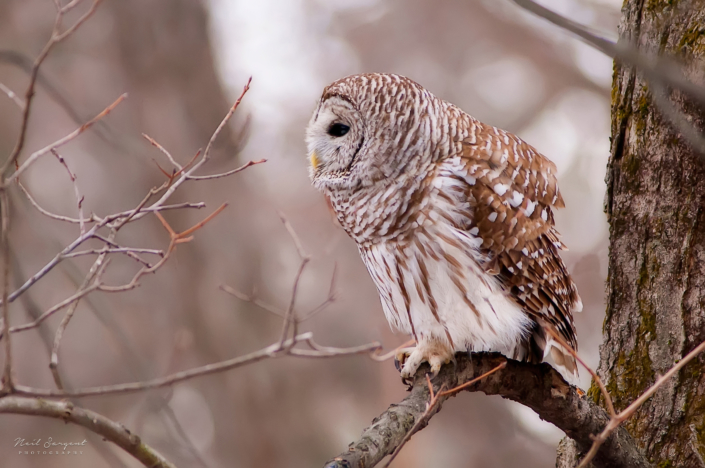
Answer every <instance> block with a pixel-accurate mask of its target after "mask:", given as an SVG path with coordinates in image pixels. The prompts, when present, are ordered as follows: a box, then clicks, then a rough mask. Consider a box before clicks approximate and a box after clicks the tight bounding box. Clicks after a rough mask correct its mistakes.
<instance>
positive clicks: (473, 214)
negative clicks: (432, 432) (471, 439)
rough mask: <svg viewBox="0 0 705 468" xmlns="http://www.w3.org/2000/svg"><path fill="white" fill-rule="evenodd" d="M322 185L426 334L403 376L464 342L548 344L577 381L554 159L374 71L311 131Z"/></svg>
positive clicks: (386, 296)
mask: <svg viewBox="0 0 705 468" xmlns="http://www.w3.org/2000/svg"><path fill="white" fill-rule="evenodd" d="M306 142H307V145H308V153H309V160H310V177H311V180H312V183H313V185H314V186H315V187H316V188H318V189H319V190H321V191H322V192H323V193H324V194H325V195H326V196H327V198H328V200H329V202H330V205H331V206H332V208H333V211H334V212H335V215H336V217H337V219H338V221H339V222H340V224H341V225H342V227H343V229H345V231H346V232H347V233H348V235H349V236H350V237H351V238H352V239H353V240H354V241H355V242H356V243H357V247H358V250H359V252H360V255H361V257H362V260H363V261H364V263H365V265H366V266H367V270H368V271H369V273H370V275H371V277H372V280H373V281H374V283H375V285H376V286H377V290H378V292H379V295H380V299H381V302H382V307H383V310H384V314H385V316H386V318H387V320H388V321H389V323H390V325H391V326H392V327H393V328H396V329H398V330H401V331H403V332H406V333H408V334H410V335H412V336H413V337H414V339H415V340H416V346H415V347H414V348H410V349H408V350H407V351H406V355H405V361H404V362H403V367H402V369H401V374H402V377H403V378H410V377H412V376H413V375H414V373H415V372H416V370H417V368H418V367H419V365H420V364H421V363H422V362H424V361H426V362H428V363H429V364H430V366H431V369H432V371H433V373H434V375H435V374H437V373H438V371H439V369H440V367H441V366H442V365H443V364H444V363H447V362H449V361H451V360H452V359H454V355H455V353H456V352H472V351H499V352H502V353H504V354H505V355H507V356H509V357H512V358H515V359H519V360H524V361H528V362H541V361H543V359H544V358H545V357H546V356H547V355H548V354H549V353H550V354H551V356H552V358H553V360H554V363H555V364H556V366H557V367H558V368H559V370H562V373H563V374H564V375H565V376H566V377H568V378H569V379H570V380H572V381H574V382H575V378H576V377H577V367H576V364H575V360H574V358H573V357H572V355H570V354H569V353H568V351H567V350H566V349H565V348H564V347H562V346H561V345H560V344H559V343H558V342H557V341H555V340H554V339H553V338H552V336H551V335H550V334H548V333H547V329H552V330H554V331H555V332H557V334H558V335H560V336H561V337H562V338H563V339H564V340H565V342H566V343H568V344H569V345H570V346H571V347H572V348H573V349H577V343H576V337H575V327H574V325H573V317H572V313H573V312H576V311H580V310H581V309H582V303H581V301H580V297H579V296H578V292H577V289H576V287H575V284H574V283H573V281H572V279H571V277H570V275H569V274H568V271H567V269H566V267H565V265H564V264H563V261H562V260H561V257H560V256H559V254H558V251H559V250H560V249H562V248H564V245H563V244H562V243H561V241H560V240H559V237H558V232H557V231H556V229H555V227H554V219H553V211H552V208H561V207H563V206H564V203H563V198H562V197H561V194H560V192H559V191H558V186H557V184H556V166H555V165H554V164H553V163H552V162H551V161H549V160H548V159H547V158H546V157H544V156H543V155H541V154H539V153H538V152H537V151H536V150H535V149H534V148H533V147H531V146H530V145H528V144H527V143H525V142H524V141H522V140H521V139H519V138H518V137H516V136H514V135H512V134H511V133H508V132H505V131H503V130H500V129H498V128H496V127H491V126H489V125H485V124H483V123H482V122H480V121H478V120H476V119H474V118H473V117H471V116H470V115H468V114H466V113H465V112H463V111H462V110H460V109H459V108H458V107H456V106H454V105H453V104H450V103H448V102H446V101H443V100H441V99H439V98H437V97H435V96H434V95H433V94H431V93H430V92H429V91H427V90H426V89H424V88H423V87H422V86H420V85H419V84H417V83H415V82H413V81H412V80H410V79H408V78H405V77H402V76H398V75H391V74H377V73H375V74H362V75H354V76H349V77H346V78H343V79H341V80H338V81H336V82H334V83H332V84H330V85H329V86H328V87H326V88H325V89H324V90H323V95H322V97H321V100H320V102H319V104H318V107H317V109H316V110H315V112H314V114H313V117H312V118H311V121H310V123H309V125H308V128H307V131H306Z"/></svg>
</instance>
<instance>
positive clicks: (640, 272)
mask: <svg viewBox="0 0 705 468" xmlns="http://www.w3.org/2000/svg"><path fill="white" fill-rule="evenodd" d="M622 13H623V17H622V23H621V25H620V35H621V40H627V41H629V42H631V43H632V44H634V45H636V46H637V47H638V49H639V50H640V51H641V52H642V53H645V54H650V55H657V54H658V55H662V56H676V57H679V58H680V59H682V60H683V61H684V63H686V65H685V68H686V72H687V74H688V76H689V78H691V79H692V80H693V81H696V82H702V80H701V76H699V75H701V72H699V71H698V69H702V63H703V62H702V59H703V55H704V54H705V8H704V5H703V3H702V2H700V1H693V0H681V1H677V0H669V1H652V0H627V1H626V2H625V4H624V7H623V12H622ZM653 89H654V87H653V83H648V82H647V81H646V80H645V78H644V76H643V75H642V74H641V73H640V72H639V71H638V70H634V69H633V68H632V67H630V66H627V65H622V64H617V65H616V66H615V75H614V83H613V90H612V145H611V155H610V161H609V165H608V171H607V196H606V203H605V210H606V212H607V216H608V220H609V225H610V253H609V276H608V281H607V314H606V318H605V322H604V342H603V345H602V347H601V361H600V367H599V373H600V375H601V376H602V378H603V379H604V380H605V382H606V385H607V388H608V390H609V392H610V394H611V396H612V398H613V400H614V403H615V407H616V409H617V410H621V409H624V408H625V407H626V406H627V405H628V404H629V403H630V402H632V401H633V400H634V399H636V398H637V397H638V396H639V395H640V394H641V393H643V392H644V391H645V390H646V389H647V388H648V387H649V386H650V385H651V384H653V383H654V380H655V378H656V377H657V375H659V374H663V373H664V372H665V371H666V370H668V369H669V368H670V367H671V366H672V365H673V363H674V362H675V361H677V360H678V359H680V358H681V357H682V356H684V355H685V354H686V353H688V351H690V350H692V349H693V348H694V347H695V346H697V345H698V344H699V343H700V342H702V341H703V340H705V311H704V310H703V305H704V304H705V212H704V211H705V210H704V208H705V162H704V161H705V160H704V159H703V157H702V156H700V155H698V154H696V153H695V152H694V151H693V150H692V149H691V148H690V147H689V146H688V144H687V143H686V141H685V140H684V139H683V137H682V135H681V131H679V130H678V129H674V128H673V126H672V125H671V124H670V123H669V122H668V121H667V120H666V119H665V118H664V117H663V116H662V114H661V113H660V112H659V110H658V109H657V108H656V106H655V105H654V103H653V100H652V94H651V90H653ZM668 94H669V95H670V99H671V101H672V102H673V104H674V105H675V106H676V107H677V108H678V109H679V110H680V111H681V112H683V113H685V114H686V115H687V116H688V120H689V121H690V124H691V125H694V126H695V127H696V129H697V130H698V131H700V132H702V129H703V113H702V110H701V109H699V108H698V107H697V106H696V105H694V104H692V100H691V99H689V98H688V97H687V96H685V95H684V94H683V93H681V92H679V91H678V90H668ZM704 362H705V357H703V356H700V357H699V358H697V359H695V360H694V361H693V362H691V363H689V364H688V365H687V366H685V367H684V369H683V370H682V371H681V372H680V373H679V374H678V375H677V376H676V377H675V378H673V379H671V380H670V381H669V382H667V383H666V384H665V385H664V386H663V387H662V388H661V389H660V390H659V391H658V392H657V393H656V394H655V395H654V397H653V398H651V399H650V400H649V401H648V402H646V404H644V405H643V406H642V407H641V409H639V411H638V412H637V413H636V414H635V415H634V416H633V417H632V418H631V419H630V420H629V421H628V422H627V423H626V428H627V429H628V431H629V432H630V433H631V434H632V436H633V437H635V438H636V439H637V441H638V443H639V445H640V447H641V448H642V449H643V451H644V453H645V454H646V456H647V457H648V458H649V459H650V460H651V461H652V462H653V463H655V464H657V465H658V466H659V467H670V466H684V467H686V466H687V467H698V466H705V462H703V458H705V375H704V373H703V363H704ZM590 395H591V396H592V397H593V398H594V399H595V400H598V401H599V399H600V395H599V393H598V391H597V389H596V388H595V387H594V386H593V388H592V389H591V391H590Z"/></svg>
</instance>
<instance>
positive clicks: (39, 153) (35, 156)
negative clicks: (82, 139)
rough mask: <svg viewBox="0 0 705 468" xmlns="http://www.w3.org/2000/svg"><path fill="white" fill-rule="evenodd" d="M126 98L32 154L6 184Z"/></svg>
mask: <svg viewBox="0 0 705 468" xmlns="http://www.w3.org/2000/svg"><path fill="white" fill-rule="evenodd" d="M98 1H99V0H98ZM126 97H127V94H123V95H122V96H120V97H119V98H117V99H116V100H115V101H114V102H113V103H112V104H110V105H109V106H108V107H106V108H105V109H103V110H102V111H101V112H100V113H99V114H98V115H96V116H95V117H93V118H92V119H91V120H89V121H88V122H86V123H84V124H83V125H81V126H80V127H78V128H77V129H76V130H74V131H73V132H71V133H69V134H68V135H66V136H65V137H63V138H60V139H58V140H56V141H55V142H53V143H51V144H49V145H48V146H45V147H44V148H42V149H40V150H37V151H35V152H34V153H32V154H31V155H30V156H29V158H27V160H26V161H25V162H24V163H22V165H21V166H20V167H19V168H18V169H17V170H16V171H15V172H14V173H13V174H12V175H11V176H10V177H9V178H8V179H7V180H6V181H5V183H8V182H12V181H17V179H18V178H19V177H20V175H22V173H23V172H24V171H26V170H27V168H28V167H29V166H31V165H32V164H33V163H34V162H35V161H36V160H37V159H38V158H40V157H41V156H43V155H45V154H47V153H48V152H50V151H51V150H52V149H56V148H58V147H60V146H62V145H64V144H66V143H68V142H69V141H71V140H73V139H74V138H76V137H77V136H78V135H80V134H81V133H83V132H85V131H86V130H88V129H89V128H91V127H92V126H93V124H95V123H96V122H97V121H99V120H100V119H102V118H103V117H105V116H106V115H108V114H109V113H110V111H112V110H113V109H115V107H116V106H117V105H118V104H120V103H121V102H122V101H123V100H124V99H125V98H126Z"/></svg>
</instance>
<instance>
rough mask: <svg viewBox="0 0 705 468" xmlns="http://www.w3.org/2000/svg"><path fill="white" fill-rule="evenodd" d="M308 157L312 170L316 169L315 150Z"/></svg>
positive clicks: (316, 157)
mask: <svg viewBox="0 0 705 468" xmlns="http://www.w3.org/2000/svg"><path fill="white" fill-rule="evenodd" d="M309 159H310V160H311V167H313V169H314V170H316V169H318V156H316V152H315V151H313V152H312V153H311V156H310V157H309Z"/></svg>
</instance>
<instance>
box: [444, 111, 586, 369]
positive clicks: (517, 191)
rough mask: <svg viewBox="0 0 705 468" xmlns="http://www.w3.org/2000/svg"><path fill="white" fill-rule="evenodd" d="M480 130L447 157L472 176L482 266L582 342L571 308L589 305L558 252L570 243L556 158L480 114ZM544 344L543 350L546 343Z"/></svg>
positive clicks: (535, 312) (526, 305) (530, 310)
mask: <svg viewBox="0 0 705 468" xmlns="http://www.w3.org/2000/svg"><path fill="white" fill-rule="evenodd" d="M475 130H476V131H475V132H474V134H473V135H472V136H470V137H469V138H467V139H466V140H464V141H463V142H462V150H461V152H460V155H456V156H454V157H452V158H451V159H452V162H451V161H448V162H451V164H450V167H451V168H452V169H451V170H452V172H453V173H454V174H453V175H454V177H457V178H460V179H463V180H464V181H465V184H466V187H467V195H468V201H469V203H470V205H471V207H472V208H473V224H472V225H471V226H468V230H469V231H470V233H471V234H475V235H476V237H479V238H481V239H482V245H481V247H480V250H481V252H482V253H483V254H484V255H485V256H486V258H487V260H486V262H485V264H484V265H483V267H484V268H485V270H486V271H487V272H488V273H490V274H492V275H496V277H497V278H498V279H499V281H500V283H502V284H503V285H504V287H505V288H507V290H508V291H509V293H510V295H511V297H512V298H513V299H514V300H515V301H516V302H517V303H518V304H519V305H520V306H521V307H522V308H523V310H524V311H525V312H526V313H527V314H528V315H529V316H531V317H532V318H533V319H534V320H536V321H537V322H538V323H548V324H550V325H551V326H552V327H553V328H554V330H556V331H557V332H558V333H559V334H560V335H561V336H562V338H563V339H564V340H565V341H566V342H567V343H568V344H569V345H570V346H571V347H572V348H573V349H575V350H577V342H576V336H575V327H574V325H573V317H572V312H573V311H580V310H582V303H581V301H580V297H579V296H578V292H577V288H576V287H575V284H574V283H573V281H572V279H571V278H570V275H569V274H568V271H567V269H566V267H565V265H564V264H563V261H562V259H561V257H560V256H559V254H558V251H559V250H560V249H563V248H565V246H564V245H563V243H561V241H560V240H559V237H558V232H557V231H556V229H555V228H554V219H553V211H552V208H554V207H555V208H562V207H564V206H565V205H564V203H563V198H562V197H561V194H560V192H559V191H558V185H557V181H556V166H555V165H554V164H553V163H552V162H551V161H549V160H548V159H547V158H545V157H544V156H542V155H541V154H540V153H539V152H538V151H536V150H535V149H534V148H533V147H531V146H530V145H528V144H527V143H526V142H524V141H522V140H521V139H519V138H518V137H516V136H514V135H512V134H510V133H507V132H505V131H503V130H500V129H497V128H494V127H490V126H487V125H483V124H481V123H479V122H477V126H476V128H475ZM445 167H448V166H447V165H446V166H445ZM539 338H542V339H543V340H545V341H547V342H549V344H551V342H552V341H553V340H552V339H551V338H550V336H545V335H543V336H542V337H539ZM556 345H557V343H556ZM539 346H540V348H541V350H543V348H544V346H545V343H543V344H540V345H539ZM554 347H556V348H557V346H555V345H554ZM556 351H560V350H559V349H556ZM560 354H566V356H556V354H555V353H554V359H556V361H557V363H558V364H562V363H560V362H558V361H559V360H561V359H562V358H563V357H565V358H566V360H569V361H571V362H569V363H564V364H563V365H565V367H566V368H568V370H570V371H571V372H574V371H575V369H574V360H573V359H572V356H569V355H567V353H565V352H561V353H560ZM542 357H543V356H541V358H542ZM571 364H572V365H571ZM571 367H573V368H571Z"/></svg>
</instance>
